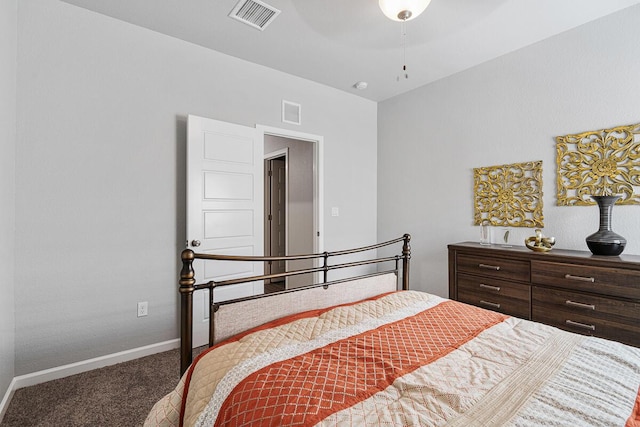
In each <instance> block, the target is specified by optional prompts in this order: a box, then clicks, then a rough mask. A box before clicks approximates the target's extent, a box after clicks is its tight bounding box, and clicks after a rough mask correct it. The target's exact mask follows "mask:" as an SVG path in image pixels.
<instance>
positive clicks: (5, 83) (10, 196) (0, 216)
mask: <svg viewBox="0 0 640 427" xmlns="http://www.w3.org/2000/svg"><path fill="white" fill-rule="evenodd" d="M17 22H18V1H17V0H1V1H0V400H2V396H4V394H5V392H6V391H7V389H8V387H9V384H10V383H11V380H12V379H13V376H14V354H15V317H14V277H15V272H14V261H15V257H14V242H15V240H14V225H15V149H16V68H17V50H16V49H17V39H16V36H17ZM0 419H1V416H0Z"/></svg>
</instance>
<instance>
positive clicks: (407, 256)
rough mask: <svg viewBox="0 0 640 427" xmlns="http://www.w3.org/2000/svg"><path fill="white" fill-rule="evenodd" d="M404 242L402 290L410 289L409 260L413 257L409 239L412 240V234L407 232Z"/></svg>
mask: <svg viewBox="0 0 640 427" xmlns="http://www.w3.org/2000/svg"><path fill="white" fill-rule="evenodd" d="M403 237H404V244H403V245H402V290H403V291H408V290H409V260H410V259H411V246H410V245H409V241H410V240H411V235H410V234H408V233H407V234H405V235H404V236H403Z"/></svg>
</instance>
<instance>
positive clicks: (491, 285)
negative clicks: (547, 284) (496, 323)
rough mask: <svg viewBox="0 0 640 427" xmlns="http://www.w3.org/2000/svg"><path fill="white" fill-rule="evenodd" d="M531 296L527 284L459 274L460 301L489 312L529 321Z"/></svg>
mask: <svg viewBox="0 0 640 427" xmlns="http://www.w3.org/2000/svg"><path fill="white" fill-rule="evenodd" d="M529 294H530V287H529V285H526V284H520V283H512V282H506V281H502V280H499V279H492V278H489V277H477V276H473V275H468V274H462V273H461V274H458V301H461V302H464V303H467V304H473V305H475V306H478V307H482V308H486V309H488V310H493V311H498V312H500V313H504V314H508V315H510V316H516V317H521V318H524V319H528V318H529V312H530V308H529V307H530V297H529Z"/></svg>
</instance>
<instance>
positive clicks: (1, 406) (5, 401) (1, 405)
mask: <svg viewBox="0 0 640 427" xmlns="http://www.w3.org/2000/svg"><path fill="white" fill-rule="evenodd" d="M15 392H16V379H15V378H14V379H13V380H11V383H10V384H9V388H8V389H7V392H6V393H5V394H4V397H3V398H2V402H0V423H1V422H2V419H3V418H4V414H5V412H7V408H8V407H9V402H11V398H12V397H13V393H15Z"/></svg>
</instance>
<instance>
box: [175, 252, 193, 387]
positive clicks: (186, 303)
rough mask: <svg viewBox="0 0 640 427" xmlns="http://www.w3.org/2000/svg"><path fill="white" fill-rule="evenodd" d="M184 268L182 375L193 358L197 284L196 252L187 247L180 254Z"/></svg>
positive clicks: (181, 298)
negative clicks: (195, 291)
mask: <svg viewBox="0 0 640 427" xmlns="http://www.w3.org/2000/svg"><path fill="white" fill-rule="evenodd" d="M180 258H181V259H182V270H181V271H180V281H179V282H178V283H179V285H180V287H179V288H178V291H179V292H180V304H181V310H180V375H182V374H184V372H185V371H186V370H187V368H188V367H189V365H190V364H191V359H192V358H193V350H192V342H193V291H194V290H195V288H194V285H195V284H196V279H195V272H194V271H193V260H194V259H195V254H194V252H193V251H192V250H191V249H185V250H183V251H182V254H181V255H180Z"/></svg>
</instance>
